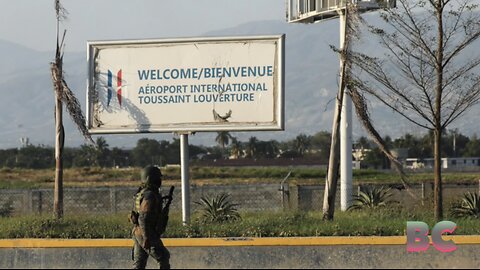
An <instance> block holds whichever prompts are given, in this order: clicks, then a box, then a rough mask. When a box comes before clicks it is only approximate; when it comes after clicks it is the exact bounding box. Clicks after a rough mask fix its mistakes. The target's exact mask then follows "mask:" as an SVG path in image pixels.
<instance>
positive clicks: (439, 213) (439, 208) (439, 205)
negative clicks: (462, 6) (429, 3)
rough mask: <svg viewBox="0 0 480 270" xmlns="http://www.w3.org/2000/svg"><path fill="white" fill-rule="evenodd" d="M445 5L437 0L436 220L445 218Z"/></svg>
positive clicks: (434, 196) (434, 193)
mask: <svg viewBox="0 0 480 270" xmlns="http://www.w3.org/2000/svg"><path fill="white" fill-rule="evenodd" d="M442 9H443V5H442V3H441V1H440V0H437V7H436V10H437V19H438V28H437V31H438V33H437V37H438V41H437V42H438V43H437V51H436V57H435V58H436V73H437V74H436V75H437V78H436V80H437V82H436V86H435V88H436V89H435V92H436V98H435V122H434V127H435V129H434V160H435V161H434V192H433V198H434V208H435V210H434V214H435V215H434V216H435V221H437V222H439V221H441V220H442V219H443V196H442V164H441V161H442V150H441V149H442V148H441V147H442V119H441V115H442V95H443V54H444V48H443V33H444V31H443V10H442Z"/></svg>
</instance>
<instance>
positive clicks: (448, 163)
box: [404, 157, 480, 169]
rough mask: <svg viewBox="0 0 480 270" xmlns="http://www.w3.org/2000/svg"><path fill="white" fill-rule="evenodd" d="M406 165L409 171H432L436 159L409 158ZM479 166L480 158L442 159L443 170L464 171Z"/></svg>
mask: <svg viewBox="0 0 480 270" xmlns="http://www.w3.org/2000/svg"><path fill="white" fill-rule="evenodd" d="M404 164H405V168H407V169H422V168H427V169H432V168H433V166H434V159H433V158H424V159H420V158H407V159H405V162H404ZM479 166H480V157H459V158H442V169H462V168H472V167H479Z"/></svg>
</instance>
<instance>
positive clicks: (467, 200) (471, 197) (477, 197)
mask: <svg viewBox="0 0 480 270" xmlns="http://www.w3.org/2000/svg"><path fill="white" fill-rule="evenodd" d="M451 215H452V216H453V217H458V218H466V217H473V218H477V219H478V218H480V194H477V193H476V192H474V193H472V192H467V193H465V194H464V195H463V198H462V199H461V200H460V201H459V202H457V203H456V204H455V205H454V206H453V207H452V210H451Z"/></svg>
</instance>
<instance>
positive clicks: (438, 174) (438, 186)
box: [433, 130, 443, 222]
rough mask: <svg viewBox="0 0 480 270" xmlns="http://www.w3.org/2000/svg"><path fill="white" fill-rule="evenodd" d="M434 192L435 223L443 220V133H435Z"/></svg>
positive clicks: (438, 131) (437, 131)
mask: <svg viewBox="0 0 480 270" xmlns="http://www.w3.org/2000/svg"><path fill="white" fill-rule="evenodd" d="M434 138H435V139H434V140H435V142H434V157H435V161H434V191H433V197H434V198H433V200H434V208H435V215H434V216H435V221H436V222H439V221H441V220H442V219H443V194H442V193H443V192H442V191H443V189H442V153H441V149H442V131H441V130H435V132H434Z"/></svg>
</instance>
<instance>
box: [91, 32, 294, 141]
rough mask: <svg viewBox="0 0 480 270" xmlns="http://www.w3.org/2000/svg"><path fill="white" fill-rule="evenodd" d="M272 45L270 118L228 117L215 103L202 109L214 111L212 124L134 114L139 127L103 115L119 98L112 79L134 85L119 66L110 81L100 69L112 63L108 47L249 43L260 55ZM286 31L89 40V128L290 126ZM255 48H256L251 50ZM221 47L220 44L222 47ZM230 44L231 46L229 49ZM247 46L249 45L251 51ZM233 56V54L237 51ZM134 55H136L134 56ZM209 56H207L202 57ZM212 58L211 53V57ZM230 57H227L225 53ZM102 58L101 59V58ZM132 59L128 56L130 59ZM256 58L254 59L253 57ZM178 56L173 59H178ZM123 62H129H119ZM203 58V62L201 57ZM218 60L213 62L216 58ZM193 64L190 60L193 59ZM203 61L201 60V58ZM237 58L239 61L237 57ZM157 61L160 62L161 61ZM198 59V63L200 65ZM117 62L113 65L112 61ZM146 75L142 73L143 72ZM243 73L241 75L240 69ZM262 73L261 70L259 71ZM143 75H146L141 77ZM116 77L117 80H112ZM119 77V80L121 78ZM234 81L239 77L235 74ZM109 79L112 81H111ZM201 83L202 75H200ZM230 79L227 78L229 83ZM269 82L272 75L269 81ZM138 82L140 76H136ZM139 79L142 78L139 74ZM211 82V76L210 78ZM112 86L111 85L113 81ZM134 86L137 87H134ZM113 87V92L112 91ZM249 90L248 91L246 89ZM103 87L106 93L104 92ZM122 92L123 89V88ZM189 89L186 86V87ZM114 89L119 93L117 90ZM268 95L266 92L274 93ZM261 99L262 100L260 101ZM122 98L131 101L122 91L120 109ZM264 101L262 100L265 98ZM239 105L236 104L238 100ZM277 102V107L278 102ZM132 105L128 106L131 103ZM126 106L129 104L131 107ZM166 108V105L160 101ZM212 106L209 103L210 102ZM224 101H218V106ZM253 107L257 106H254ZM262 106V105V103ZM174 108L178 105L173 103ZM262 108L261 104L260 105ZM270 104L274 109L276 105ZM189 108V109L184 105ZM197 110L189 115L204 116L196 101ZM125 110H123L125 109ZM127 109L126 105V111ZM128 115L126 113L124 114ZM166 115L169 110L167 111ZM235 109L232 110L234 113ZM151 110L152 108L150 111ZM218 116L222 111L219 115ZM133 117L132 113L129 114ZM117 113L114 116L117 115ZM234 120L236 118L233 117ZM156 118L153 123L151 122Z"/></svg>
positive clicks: (112, 131)
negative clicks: (286, 102) (287, 121)
mask: <svg viewBox="0 0 480 270" xmlns="http://www.w3.org/2000/svg"><path fill="white" fill-rule="evenodd" d="M263 43H265V44H268V46H269V47H268V48H271V47H272V46H273V47H274V48H275V52H270V51H269V55H273V57H272V58H273V59H271V60H272V61H273V63H272V65H273V68H272V70H271V73H269V74H271V78H268V80H271V82H270V81H268V83H269V84H271V85H272V89H268V91H272V93H269V94H268V95H270V96H271V97H272V99H273V100H270V101H269V102H270V103H269V104H268V105H269V106H270V107H273V112H272V115H271V116H270V115H267V116H265V118H266V117H270V118H269V119H271V120H268V121H263V122H262V121H255V119H254V118H252V120H249V121H241V122H236V121H229V119H228V114H229V112H228V111H226V110H223V111H221V112H216V111H215V105H214V106H212V108H213V110H211V109H210V110H209V111H208V112H205V111H202V113H205V114H206V113H208V114H209V116H210V117H211V119H212V120H211V121H206V122H201V123H199V122H194V121H192V122H189V121H186V122H184V123H162V124H157V123H155V122H152V121H150V120H151V119H148V120H145V121H146V122H145V123H143V122H142V120H144V119H141V117H138V116H132V118H135V117H137V118H135V121H137V120H138V121H137V122H136V123H135V124H134V125H130V124H128V125H127V124H125V125H118V124H116V125H109V124H108V123H106V122H105V121H104V119H102V113H105V112H104V111H105V110H106V107H107V106H110V99H112V100H114V99H115V98H116V96H115V93H116V91H115V87H114V85H112V84H115V83H112V81H113V82H115V81H117V84H118V88H117V89H122V87H124V85H129V81H128V79H125V77H126V76H125V74H123V77H122V74H121V71H120V72H119V73H118V75H117V76H115V74H116V73H115V72H117V70H118V68H115V67H114V68H112V70H113V75H112V74H110V66H109V69H108V73H109V74H108V79H107V75H106V72H105V70H103V73H102V72H100V68H99V63H102V62H101V61H107V64H108V60H104V59H108V57H103V58H101V57H102V53H103V52H105V50H125V51H127V52H128V51H129V50H135V49H136V48H140V49H142V48H148V49H152V48H153V49H157V48H158V49H159V50H161V49H162V48H169V49H172V47H175V46H177V45H181V46H186V45H193V47H196V48H197V49H198V47H201V46H207V47H208V46H209V45H212V46H229V45H231V44H237V45H236V46H239V45H238V44H240V45H245V46H248V47H249V49H248V52H249V53H250V51H252V52H253V53H257V55H258V53H259V52H255V47H254V45H255V44H263ZM284 43H285V35H271V36H239V37H208V38H181V39H147V40H113V41H89V42H88V43H87V62H88V81H87V127H88V129H89V132H90V133H92V134H128V133H161V132H179V133H182V132H201V131H260V130H272V131H273V130H284V88H285V82H284V72H285V60H284V59H285V44H284ZM250 47H251V48H250ZM218 48H220V47H218ZM227 48H228V47H227ZM245 50H246V49H245ZM232 54H233V53H232ZM130 56H131V55H130ZM202 57H203V56H202ZM206 57H207V58H208V56H206ZM215 57H216V58H215V59H216V61H218V58H222V57H224V56H223V55H215ZM225 57H226V56H225ZM99 58H101V60H98V59H99ZM127 58H128V57H127ZM127 58H125V59H126V60H125V63H126V64H125V65H128V64H129V63H131V62H132V59H131V58H128V59H127ZM184 58H185V59H183V60H185V61H187V60H188V57H184ZM252 58H253V57H252ZM172 59H173V58H172ZM119 61H123V60H119ZM199 61H200V60H199ZM212 61H213V60H212ZM229 61H230V60H229V59H228V58H227V59H226V60H224V61H223V63H230V62H229ZM187 62H188V61H187ZM200 62H201V61H200ZM233 62H234V61H233ZM156 63H157V62H155V64H156ZM197 63H198V62H196V63H195V64H197ZM162 64H163V63H159V65H162ZM203 64H204V65H208V64H212V63H203ZM230 64H232V65H235V63H230ZM252 65H255V63H252ZM112 66H113V65H112ZM139 74H140V73H139ZM237 74H238V73H237ZM257 75H258V73H257ZM139 76H140V75H139ZM112 77H113V79H112ZM115 78H116V79H115ZM222 79H223V78H221V77H220V79H217V82H218V83H220V81H222ZM230 79H231V80H234V79H235V78H233V79H232V78H230ZM259 79H262V78H256V77H252V80H259ZM107 80H108V83H107V82H106V81H107ZM198 80H199V82H201V81H202V80H200V78H198ZM226 80H227V79H225V80H224V81H226ZM264 80H267V79H264ZM131 81H134V80H131ZM137 81H138V78H137ZM210 83H211V80H210ZM107 84H108V85H107ZM133 88H134V87H133ZM111 90H113V91H111ZM242 90H243V89H242ZM101 91H103V92H101ZM105 91H108V104H107V102H106V101H104V100H102V101H100V100H101V99H102V97H103V98H104V97H105V95H107V94H105ZM117 91H118V90H117ZM128 91H130V92H131V93H133V94H132V95H133V96H135V93H134V92H135V91H137V90H135V89H130V90H128ZM185 91H186V88H185ZM111 92H113V95H112V93H111ZM223 93H224V92H219V93H218V95H219V96H220V95H222V94H223ZM268 95H267V94H266V93H265V96H268ZM259 100H260V99H259ZM264 100H265V101H267V98H264ZM122 101H123V103H124V104H126V103H127V101H128V100H125V97H123V100H122V97H121V95H120V96H119V97H118V102H119V103H120V105H119V106H120V107H121V106H122V105H124V104H122ZM259 102H260V101H259ZM232 104H233V102H232ZM272 104H273V105H272ZM126 105H128V104H126ZM126 105H125V106H126ZM130 106H132V107H134V108H133V109H132V108H130V110H129V112H128V113H137V114H142V110H143V109H142V108H141V107H139V106H134V105H132V103H130ZM158 106H161V105H158ZM205 106H206V105H205ZM218 106H219V105H218V104H217V107H218ZM236 106H240V107H241V106H242V105H238V104H237V105H236ZM252 106H253V105H252ZM256 106H258V104H257V105H256ZM172 107H173V105H172ZM258 107H260V106H258ZM270 107H269V108H270ZM183 108H184V109H185V108H186V107H185V106H183ZM191 108H193V110H192V111H191V112H189V113H192V114H198V112H195V108H194V104H192V105H190V104H189V107H188V110H191ZM116 109H117V110H120V109H119V108H116ZM122 109H123V108H122ZM124 110H125V109H124ZM123 113H124V114H123V115H125V113H126V112H123ZM163 113H165V112H163ZM174 113H176V112H175V111H168V112H167V113H166V116H167V117H168V114H170V115H172V114H174ZM230 113H231V112H230ZM236 113H237V115H238V113H239V112H238V111H234V112H233V115H235V114H236ZM242 113H249V112H242ZM143 114H144V117H143V118H146V117H148V116H147V115H146V114H147V113H143ZM150 114H151V110H150ZM215 114H216V115H215ZM129 115H132V114H129ZM112 117H113V116H112ZM246 117H247V116H243V118H242V119H245V118H246ZM232 119H233V117H232ZM149 121H150V122H149Z"/></svg>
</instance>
